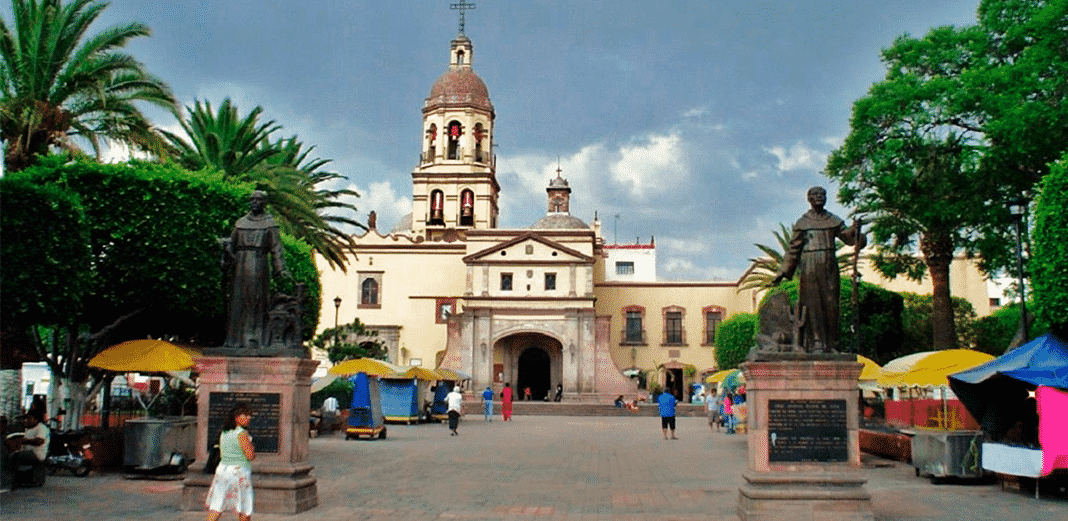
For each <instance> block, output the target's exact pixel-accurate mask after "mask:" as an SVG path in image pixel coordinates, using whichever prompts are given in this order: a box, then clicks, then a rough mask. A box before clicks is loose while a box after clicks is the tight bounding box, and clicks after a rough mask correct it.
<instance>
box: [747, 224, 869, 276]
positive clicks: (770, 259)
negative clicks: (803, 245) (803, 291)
mask: <svg viewBox="0 0 1068 521" xmlns="http://www.w3.org/2000/svg"><path fill="white" fill-rule="evenodd" d="M772 233H773V234H774V235H775V242H777V243H778V247H779V249H777V250H776V249H775V248H774V247H772V246H765V245H763V244H754V245H753V246H756V247H757V248H759V249H760V251H762V252H764V256H763V257H758V258H755V259H749V262H752V263H753V264H752V268H751V269H750V270H749V272H748V273H746V276H745V278H743V279H742V283H741V284H740V285H739V286H738V290H737V292H738V293H741V292H742V291H743V290H747V289H764V288H768V287H770V286H771V279H773V278H775V275H776V274H777V273H779V269H781V268H782V258H783V255H784V254H785V253H786V251H787V250H788V249H789V248H790V238H791V237H792V236H793V231H792V230H791V229H790V228H789V227H788V226H786V225H785V224H783V223H779V231H776V232H772ZM835 246H836V247H837V249H838V250H841V249H842V247H843V246H845V245H844V244H843V243H842V241H840V240H837V239H836V240H835ZM837 259H838V271H839V273H841V274H842V275H847V274H849V273H851V269H852V266H853V264H852V263H853V257H852V255H851V254H850V253H840V254H838V256H837ZM800 269H801V267H800V261H798V270H800Z"/></svg>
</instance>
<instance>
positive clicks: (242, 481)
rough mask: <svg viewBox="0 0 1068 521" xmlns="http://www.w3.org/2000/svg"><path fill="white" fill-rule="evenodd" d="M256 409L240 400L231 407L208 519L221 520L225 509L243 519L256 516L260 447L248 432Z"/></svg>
mask: <svg viewBox="0 0 1068 521" xmlns="http://www.w3.org/2000/svg"><path fill="white" fill-rule="evenodd" d="M251 420H252V409H250V408H249V406H248V405H247V404H243V403H239V404H237V405H235V406H234V408H233V409H230V415H229V416H227V418H226V422H225V423H223V431H222V434H220V435H219V455H220V460H219V466H218V467H216V468H215V478H214V479H212V481H211V488H210V489H208V498H207V501H206V506H207V507H208V521H217V520H218V519H219V517H220V516H222V513H223V511H225V510H230V509H233V510H235V511H236V512H237V518H238V519H239V520H241V521H249V520H251V519H252V503H253V498H252V464H251V461H252V460H254V459H256V450H255V449H254V448H253V447H252V437H250V436H249V435H248V430H247V429H248V423H249V421H251Z"/></svg>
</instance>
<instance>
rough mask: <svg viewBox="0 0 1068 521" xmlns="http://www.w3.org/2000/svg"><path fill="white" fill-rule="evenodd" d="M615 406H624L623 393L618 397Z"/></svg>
mask: <svg viewBox="0 0 1068 521" xmlns="http://www.w3.org/2000/svg"><path fill="white" fill-rule="evenodd" d="M615 406H616V407H623V395H622V394H621V395H619V396H617V397H616V402H615Z"/></svg>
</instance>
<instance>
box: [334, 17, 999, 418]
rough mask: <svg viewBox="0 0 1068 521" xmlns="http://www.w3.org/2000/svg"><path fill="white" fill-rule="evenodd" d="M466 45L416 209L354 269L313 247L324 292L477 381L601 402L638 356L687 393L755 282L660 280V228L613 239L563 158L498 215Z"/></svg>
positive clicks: (424, 357) (450, 72) (428, 123)
mask: <svg viewBox="0 0 1068 521" xmlns="http://www.w3.org/2000/svg"><path fill="white" fill-rule="evenodd" d="M473 57H474V45H473V43H472V42H471V40H470V39H469V38H468V37H467V36H465V35H464V34H463V33H462V32H461V33H460V35H459V36H457V37H456V38H455V39H453V40H452V41H451V42H450V51H449V64H448V69H447V70H446V72H445V73H444V74H443V75H442V76H441V77H439V78H438V79H437V81H435V82H434V84H433V85H432V86H431V89H430V95H429V96H428V97H427V98H426V101H425V103H424V105H423V109H422V120H423V125H422V136H421V142H422V150H421V151H420V154H419V158H420V161H419V164H418V165H417V166H416V167H415V168H414V170H413V172H412V213H411V214H410V215H409V216H407V217H406V218H405V219H403V220H402V221H401V222H400V223H398V224H397V225H396V226H395V227H393V229H392V230H390V231H388V232H383V231H381V230H378V229H377V223H376V222H375V219H374V218H373V217H372V218H370V219H369V222H368V225H369V228H370V230H369V231H367V232H366V233H364V234H362V235H358V236H354V237H353V240H354V242H355V246H354V248H353V251H352V253H351V254H350V258H349V261H350V262H349V265H348V268H347V270H348V271H347V272H341V271H339V270H333V269H331V268H330V267H329V266H328V265H327V264H326V263H325V262H322V260H321V259H319V261H320V262H319V267H320V269H321V270H322V285H323V298H324V302H327V301H329V300H331V299H332V298H333V297H334V296H335V295H336V296H338V297H341V303H340V306H339V308H338V309H337V310H336V311H337V313H338V316H339V317H340V319H339V320H340V321H341V322H342V323H347V322H351V321H352V319H353V317H359V319H360V321H361V322H363V323H364V324H366V325H367V326H368V327H370V328H371V329H373V330H376V331H377V332H378V334H379V338H380V339H381V340H382V341H383V342H384V343H385V344H386V345H387V347H388V351H389V358H390V361H392V362H394V363H397V364H400V365H421V366H424V367H428V368H431V369H434V368H437V367H445V368H449V369H453V370H459V371H461V372H464V373H467V374H469V375H471V382H470V386H469V388H471V389H483V388H485V387H486V386H490V387H493V388H494V389H495V390H499V389H500V388H502V387H503V385H504V384H505V383H510V384H511V385H512V387H514V388H516V389H519V390H522V389H525V388H530V390H531V394H532V397H533V398H534V399H543V398H545V397H548V396H550V395H551V394H552V392H553V391H554V390H555V389H556V387H557V385H562V387H563V392H564V398H565V399H568V400H570V399H582V400H600V401H605V402H610V401H611V400H612V399H613V398H615V397H616V396H617V395H620V394H624V395H628V394H629V395H632V394H633V393H634V392H635V389H636V383H637V382H636V380H635V379H632V378H629V377H628V376H629V375H631V374H633V373H635V372H637V371H644V372H646V374H647V377H648V378H649V379H650V380H651V381H654V382H658V383H660V384H661V385H663V386H665V387H666V388H670V389H673V390H675V391H676V394H678V395H680V396H685V395H686V394H688V393H687V391H686V389H687V387H686V385H687V384H689V383H692V382H699V381H700V378H701V376H702V375H703V374H705V373H707V372H711V371H714V370H716V362H715V348H716V346H715V341H714V340H715V330H716V327H717V325H718V324H719V322H721V321H722V320H724V319H725V318H727V317H729V316H730V315H732V314H734V313H739V312H754V311H755V310H756V306H757V303H758V301H759V297H760V295H758V294H756V293H754V292H751V291H748V290H747V291H743V292H739V291H738V287H739V282H737V281H734V282H667V281H658V280H656V276H655V273H656V248H655V244H654V243H653V241H652V240H650V243H649V244H633V245H616V244H606V243H605V241H604V239H603V237H602V235H601V225H600V223H599V222H598V221H597V220H595V221H594V222H593V223H589V224H587V223H585V222H583V221H582V220H581V219H579V218H577V217H574V216H572V215H571V213H570V208H571V204H572V193H571V188H570V187H569V186H568V182H567V180H566V179H565V178H564V177H563V175H562V174H563V173H562V172H560V171H558V172H557V176H556V177H555V178H554V179H551V180H547V185H546V200H545V205H546V213H545V216H544V217H543V218H541V219H540V220H538V221H537V222H536V223H533V224H532V225H531V226H530V227H529V228H521V229H502V228H499V227H498V201H499V195H500V185H499V184H498V182H497V177H496V158H495V156H494V154H493V139H494V126H495V124H496V120H495V112H494V109H493V104H492V102H491V101H490V97H489V90H488V89H487V87H486V84H485V83H484V82H483V81H482V79H481V78H480V77H479V76H478V75H477V74H476V73H475V72H474V69H473V67H472V61H473ZM575 195H576V200H581V194H575ZM955 265H963V263H955ZM963 269H965V270H967V269H968V268H963ZM971 272H975V270H974V268H971ZM971 272H968V273H963V274H958V273H954V274H953V275H954V276H953V278H952V279H951V280H953V281H954V283H955V287H954V288H953V294H954V295H956V296H964V297H965V298H968V299H969V300H971V301H972V302H973V303H976V304H977V311H978V312H979V313H980V314H981V315H982V314H985V313H988V312H989V305H988V303H987V302H988V301H987V298H986V286H985V282H983V281H982V280H981V279H977V278H976V276H977V272H975V274H972V273H971ZM743 277H744V275H743ZM865 280H876V279H875V276H874V275H869V276H868V277H866V278H865ZM896 285H897V286H898V287H890V289H894V290H895V291H901V290H903V289H907V290H910V291H916V292H918V293H924V292H925V291H923V288H922V286H917V287H916V288H912V287H910V286H909V283H905V282H898V283H897V284H896ZM913 286H915V285H913ZM926 292H927V293H929V292H930V290H929V289H928V290H927V291H926ZM982 306H986V307H985V308H983V307H982ZM323 309H324V310H326V309H329V305H328V304H327V305H324V307H323ZM325 314H326V313H324V315H325ZM324 322H326V321H324ZM323 326H324V327H325V326H328V324H323Z"/></svg>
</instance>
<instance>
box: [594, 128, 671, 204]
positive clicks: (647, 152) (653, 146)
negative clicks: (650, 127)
mask: <svg viewBox="0 0 1068 521" xmlns="http://www.w3.org/2000/svg"><path fill="white" fill-rule="evenodd" d="M609 172H610V173H611V175H612V179H613V180H614V181H616V182H617V183H620V184H622V185H624V186H625V187H627V188H628V189H629V191H630V193H631V195H633V196H638V195H641V194H642V193H644V192H647V191H651V192H664V191H668V190H674V189H676V187H677V186H678V185H679V184H680V183H682V182H684V181H686V180H687V177H688V176H689V169H688V167H687V164H686V156H685V152H684V151H683V147H682V137H681V136H680V135H679V134H678V133H672V134H669V135H651V136H649V137H647V138H645V139H643V140H642V141H640V142H638V143H635V144H630V145H625V146H623V147H621V148H620V150H619V159H618V160H616V161H615V162H613V163H612V165H611V166H610V167H609Z"/></svg>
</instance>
